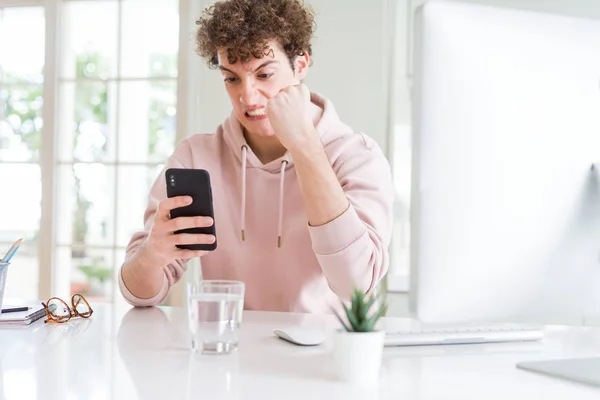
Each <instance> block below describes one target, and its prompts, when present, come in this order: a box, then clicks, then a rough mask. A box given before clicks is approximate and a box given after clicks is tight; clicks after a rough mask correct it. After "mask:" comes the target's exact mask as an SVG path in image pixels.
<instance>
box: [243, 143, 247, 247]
mask: <svg viewBox="0 0 600 400" xmlns="http://www.w3.org/2000/svg"><path fill="white" fill-rule="evenodd" d="M247 153H248V146H246V145H243V146H242V221H241V225H242V242H243V241H244V240H246V230H245V228H246V156H247Z"/></svg>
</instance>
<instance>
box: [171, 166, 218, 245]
mask: <svg viewBox="0 0 600 400" xmlns="http://www.w3.org/2000/svg"><path fill="white" fill-rule="evenodd" d="M165 179H166V180H167V196H168V197H176V196H190V197H191V198H192V204H190V205H189V206H185V207H179V208H176V209H174V210H171V218H177V217H196V216H202V217H211V218H212V219H213V224H212V226H209V227H206V228H190V229H181V230H178V231H175V233H176V234H177V233H204V234H208V235H214V236H215V242H214V243H212V244H182V245H177V247H178V248H180V249H190V250H215V249H216V248H217V240H216V237H217V232H216V228H215V225H216V222H215V213H214V210H213V200H212V189H211V185H210V175H209V173H208V171H206V170H204V169H181V168H170V169H168V170H167V171H166V172H165Z"/></svg>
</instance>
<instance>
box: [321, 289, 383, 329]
mask: <svg viewBox="0 0 600 400" xmlns="http://www.w3.org/2000/svg"><path fill="white" fill-rule="evenodd" d="M378 300H380V301H378ZM381 300H382V299H378V298H377V297H375V296H374V295H370V296H369V297H368V298H367V296H366V295H365V293H364V292H363V291H362V290H360V289H358V288H356V289H354V291H353V292H352V297H351V299H350V307H348V306H346V304H344V303H343V302H342V307H344V311H345V312H346V318H345V319H344V318H342V317H341V316H340V315H339V314H338V313H337V312H336V311H335V310H333V313H334V314H335V316H336V317H337V319H338V320H339V321H340V323H341V324H342V326H343V327H344V328H345V329H346V330H347V331H348V332H372V331H373V329H374V328H375V324H376V323H377V321H378V320H379V318H381V317H383V316H384V315H385V313H386V312H387V303H385V302H383V301H381ZM375 304H380V306H379V309H377V310H375V311H374V312H370V311H371V308H372V307H373V305H375Z"/></svg>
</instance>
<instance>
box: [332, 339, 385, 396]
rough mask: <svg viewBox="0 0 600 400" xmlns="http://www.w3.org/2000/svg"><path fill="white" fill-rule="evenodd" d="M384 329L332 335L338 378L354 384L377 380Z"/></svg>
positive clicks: (371, 383) (373, 383) (374, 383)
mask: <svg viewBox="0 0 600 400" xmlns="http://www.w3.org/2000/svg"><path fill="white" fill-rule="evenodd" d="M384 339H385V331H375V332H347V331H345V330H338V331H336V332H335V333H334V337H333V362H334V368H335V372H336V374H337V376H338V378H339V379H340V380H343V381H346V382H350V383H353V384H356V385H376V384H377V383H378V382H379V371H380V370H381V358H382V353H383V344H384Z"/></svg>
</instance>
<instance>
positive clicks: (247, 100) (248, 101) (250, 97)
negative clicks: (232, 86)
mask: <svg viewBox="0 0 600 400" xmlns="http://www.w3.org/2000/svg"><path fill="white" fill-rule="evenodd" d="M257 94H258V91H257V90H256V88H255V87H254V85H253V84H252V83H250V82H248V83H245V84H243V85H242V92H241V94H240V102H242V104H244V105H247V106H250V105H253V104H256V100H257V97H258V96H257Z"/></svg>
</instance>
